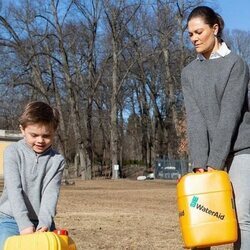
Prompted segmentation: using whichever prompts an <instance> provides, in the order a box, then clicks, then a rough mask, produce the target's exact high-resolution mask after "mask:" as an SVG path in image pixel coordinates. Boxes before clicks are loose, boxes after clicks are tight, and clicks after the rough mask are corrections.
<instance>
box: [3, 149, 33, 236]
mask: <svg viewBox="0 0 250 250" xmlns="http://www.w3.org/2000/svg"><path fill="white" fill-rule="evenodd" d="M4 184H5V187H6V190H7V194H8V200H9V202H10V206H11V210H12V214H13V216H14V218H15V220H16V222H17V225H18V227H19V230H20V232H21V231H22V230H24V229H26V228H30V227H33V224H32V222H31V221H30V220H29V217H28V210H27V207H26V204H25V202H24V198H23V188H22V183H21V175H20V170H19V166H18V157H17V154H16V151H15V150H13V147H8V148H6V150H5V152H4Z"/></svg>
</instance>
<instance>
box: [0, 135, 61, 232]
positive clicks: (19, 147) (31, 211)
mask: <svg viewBox="0 0 250 250" xmlns="http://www.w3.org/2000/svg"><path fill="white" fill-rule="evenodd" d="M63 168H64V159H63V157H62V156H61V155H60V154H58V153H57V152H56V151H55V150H53V149H52V148H49V149H48V150H47V151H46V152H44V153H43V154H40V155H37V154H36V153H35V152H34V151H33V150H32V148H31V147H29V146H28V145H27V144H26V143H25V141H24V140H20V141H18V142H16V143H13V144H11V145H10V146H8V147H7V148H6V150H5V152H4V190H3V194H2V196H1V198H0V212H1V213H4V214H7V215H9V216H13V217H14V218H15V220H16V222H17V224H18V227H19V230H20V231H21V230H23V229H24V228H27V227H30V226H33V224H32V222H31V220H38V222H39V224H38V226H37V228H40V227H42V226H46V227H48V228H50V226H51V223H52V220H53V217H54V216H55V212H56V204H57V200H58V195H59V190H60V183H61V178H62V173H63Z"/></svg>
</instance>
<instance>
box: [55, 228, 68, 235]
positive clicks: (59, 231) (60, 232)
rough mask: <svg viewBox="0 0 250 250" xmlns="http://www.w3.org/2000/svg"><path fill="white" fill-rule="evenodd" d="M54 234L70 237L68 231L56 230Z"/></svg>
mask: <svg viewBox="0 0 250 250" xmlns="http://www.w3.org/2000/svg"><path fill="white" fill-rule="evenodd" d="M53 232H54V233H55V234H57V235H66V236H68V235H69V233H68V230H66V229H55V230H54V231H53Z"/></svg>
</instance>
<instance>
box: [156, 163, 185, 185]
mask: <svg viewBox="0 0 250 250" xmlns="http://www.w3.org/2000/svg"><path fill="white" fill-rule="evenodd" d="M188 172H189V164H188V161H187V160H171V159H165V158H163V159H156V161H155V178H157V179H170V180H176V179H178V178H179V177H180V176H182V175H184V174H186V173H188Z"/></svg>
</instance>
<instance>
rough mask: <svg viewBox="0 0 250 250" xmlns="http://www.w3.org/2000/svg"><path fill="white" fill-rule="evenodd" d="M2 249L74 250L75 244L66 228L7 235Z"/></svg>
mask: <svg viewBox="0 0 250 250" xmlns="http://www.w3.org/2000/svg"><path fill="white" fill-rule="evenodd" d="M4 250H76V245H75V243H74V242H73V240H72V239H71V238H70V237H69V236H68V231H67V230H55V231H54V232H43V233H41V232H37V233H34V234H26V235H17V236H11V237H9V238H8V239H7V240H6V242H5V245H4Z"/></svg>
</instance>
